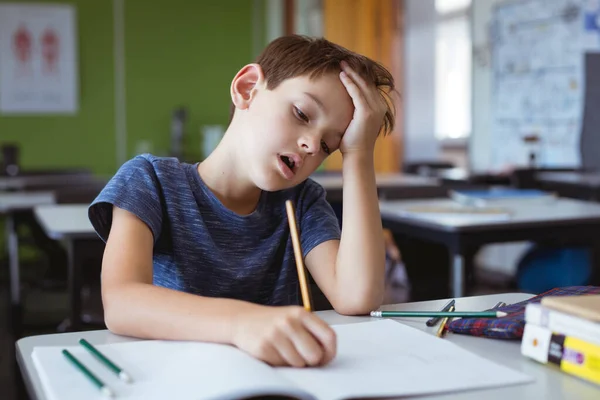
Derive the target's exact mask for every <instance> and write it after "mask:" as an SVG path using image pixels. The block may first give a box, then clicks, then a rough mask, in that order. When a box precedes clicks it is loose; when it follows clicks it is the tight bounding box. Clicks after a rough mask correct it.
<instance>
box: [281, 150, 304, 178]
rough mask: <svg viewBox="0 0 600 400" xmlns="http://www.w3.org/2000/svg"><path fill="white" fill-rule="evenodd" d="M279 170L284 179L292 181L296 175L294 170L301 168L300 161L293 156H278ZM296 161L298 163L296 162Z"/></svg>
mask: <svg viewBox="0 0 600 400" xmlns="http://www.w3.org/2000/svg"><path fill="white" fill-rule="evenodd" d="M278 157H279V160H278V161H279V163H278V164H279V170H280V171H281V174H282V175H283V176H284V177H285V179H293V178H294V176H295V175H296V170H297V169H298V168H300V167H301V166H302V160H300V159H298V158H297V157H296V156H295V155H293V154H290V155H285V154H279V155H278ZM297 160H298V161H297Z"/></svg>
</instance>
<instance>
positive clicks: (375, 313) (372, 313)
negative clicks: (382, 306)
mask: <svg viewBox="0 0 600 400" xmlns="http://www.w3.org/2000/svg"><path fill="white" fill-rule="evenodd" d="M371 317H381V311H371Z"/></svg>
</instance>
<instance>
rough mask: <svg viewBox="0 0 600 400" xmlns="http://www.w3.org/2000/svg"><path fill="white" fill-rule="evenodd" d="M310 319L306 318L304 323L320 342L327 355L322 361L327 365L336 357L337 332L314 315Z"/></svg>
mask: <svg viewBox="0 0 600 400" xmlns="http://www.w3.org/2000/svg"><path fill="white" fill-rule="evenodd" d="M309 317H310V318H305V319H304V320H303V321H302V322H303V323H304V326H306V328H307V329H308V330H309V331H310V333H312V334H313V336H314V337H315V338H316V339H317V340H318V341H319V343H320V344H321V346H323V349H324V350H325V355H324V357H323V359H322V361H321V364H326V363H328V362H329V361H331V360H332V359H333V357H335V353H336V349H337V337H336V335H335V331H334V330H333V329H331V327H330V326H329V325H327V324H326V323H325V322H324V321H323V320H322V319H320V318H319V317H317V316H316V315H314V314H310V315H309Z"/></svg>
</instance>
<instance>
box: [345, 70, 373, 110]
mask: <svg viewBox="0 0 600 400" xmlns="http://www.w3.org/2000/svg"><path fill="white" fill-rule="evenodd" d="M340 79H341V81H342V83H343V84H344V86H345V87H346V90H347V91H348V94H349V95H350V97H351V98H352V102H353V103H354V107H355V108H357V107H358V106H361V107H363V108H364V107H369V103H368V102H367V100H366V98H365V96H364V94H363V93H362V91H361V90H360V88H359V87H358V85H357V84H356V82H354V80H353V79H352V78H351V77H350V76H349V75H348V74H346V73H345V72H344V71H342V72H340Z"/></svg>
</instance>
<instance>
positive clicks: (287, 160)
mask: <svg viewBox="0 0 600 400" xmlns="http://www.w3.org/2000/svg"><path fill="white" fill-rule="evenodd" d="M279 157H280V158H281V161H283V162H284V164H285V165H287V166H288V168H289V169H291V170H292V171H293V170H294V166H295V165H296V163H295V162H294V160H292V159H291V158H289V157H288V156H279Z"/></svg>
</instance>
